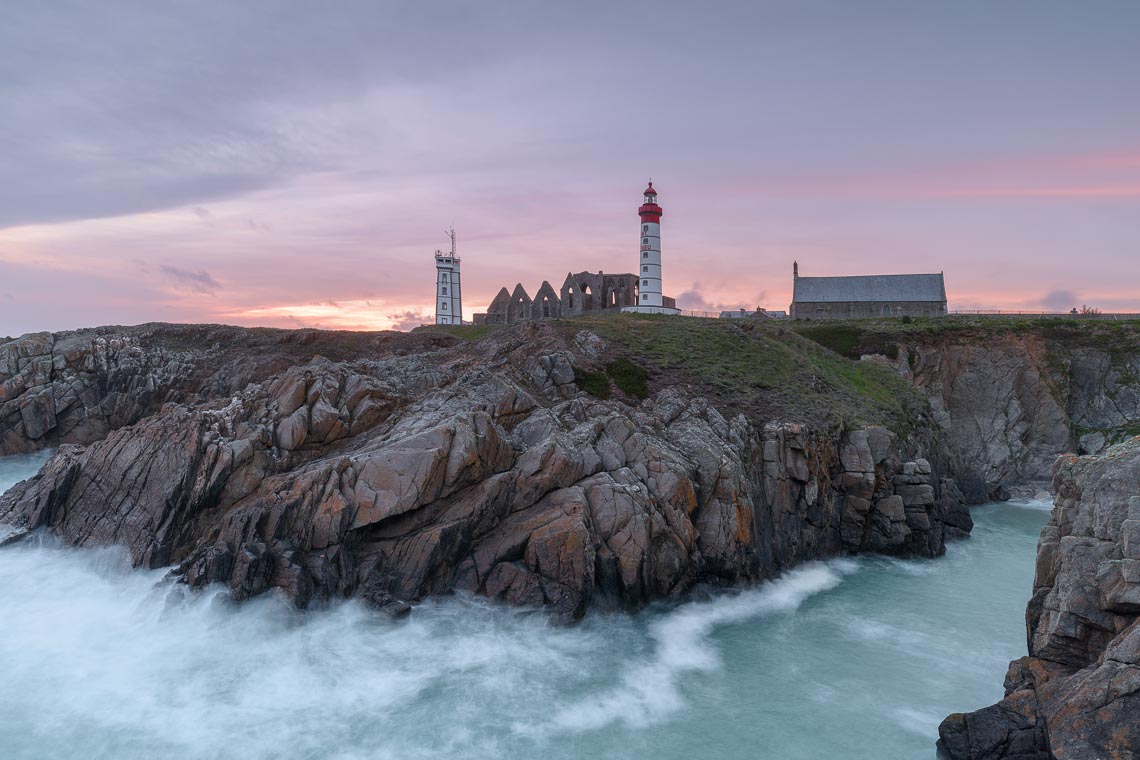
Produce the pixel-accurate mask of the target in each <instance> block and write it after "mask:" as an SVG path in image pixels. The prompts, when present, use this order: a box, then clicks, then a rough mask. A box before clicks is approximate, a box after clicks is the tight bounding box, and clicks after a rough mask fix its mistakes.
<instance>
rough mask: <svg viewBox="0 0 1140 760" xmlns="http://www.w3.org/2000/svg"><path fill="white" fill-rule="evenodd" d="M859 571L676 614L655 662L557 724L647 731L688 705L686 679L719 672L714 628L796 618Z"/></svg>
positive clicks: (812, 572)
mask: <svg viewBox="0 0 1140 760" xmlns="http://www.w3.org/2000/svg"><path fill="white" fill-rule="evenodd" d="M857 568H858V565H857V563H855V562H853V561H852V560H835V561H833V562H830V563H821V562H815V563H811V564H808V565H805V566H802V567H799V568H797V569H795V570H792V571H791V572H789V573H787V574H785V575H784V576H782V577H780V578H779V579H777V580H774V581H772V582H770V583H766V584H764V585H763V586H760V587H759V588H755V589H750V590H748V591H743V592H741V593H738V594H734V595H731V596H722V597H718V598H716V599H714V600H712V601H708V602H695V603H691V604H686V605H683V606H681V607H679V608H677V609H676V610H674V611H672V612H670V613H668V614H667V615H665V617H664V618H662V619H660V620H658V621H656V622H654V623H653V625H652V626H650V629H649V632H650V635H651V637H652V639H653V641H654V644H655V649H654V651H653V653H652V655H651V656H649V657H648V658H647V659H646V660H644V661H642V662H639V663H635V664H633V665H630V666H628V667H626V668H625V669H624V670H623V672H622V674H621V677H620V683H619V684H618V685H616V686H614V687H613V688H610V689H608V690H605V691H603V692H602V693H601V694H598V695H591V696H589V697H587V698H585V699H582V700H580V701H578V702H576V703H574V704H571V705H569V706H567V707H565V708H563V709H562V710H560V711H559V712H558V713H557V714H556V715H555V717H554V724H555V725H556V726H557V727H559V728H562V729H569V730H575V731H582V730H587V729H597V728H600V727H602V726H605V725H607V724H609V723H613V722H616V721H621V722H624V723H627V724H629V725H632V726H645V725H648V724H651V723H655V722H658V721H660V720H662V719H664V718H666V717H667V716H669V715H670V714H671V713H673V712H675V711H677V710H679V709H681V708H682V707H683V706H684V705H685V699H684V697H683V695H682V693H681V689H680V687H679V682H680V680H681V678H682V677H683V676H684V675H686V674H688V673H692V672H709V671H713V670H716V669H717V668H719V667H720V665H721V659H720V656H719V655H718V653H717V651H716V650H715V648H714V647H713V646H712V645H711V644H710V642H709V641H708V637H709V634H710V633H711V632H712V631H713V630H714V629H715V628H717V627H718V626H724V625H731V624H735V623H742V622H745V621H748V620H750V619H753V618H757V617H760V616H764V615H771V614H775V613H781V612H793V611H795V610H796V609H797V608H798V607H799V606H800V605H801V604H802V603H803V602H804V600H806V599H807V598H808V597H810V596H812V595H814V594H818V593H820V592H822V591H826V590H828V589H831V588H834V587H836V586H837V585H839V583H840V582H841V581H842V579H843V576H844V575H849V574H851V573H853V572H855V571H856V569H857ZM528 728H529V727H528Z"/></svg>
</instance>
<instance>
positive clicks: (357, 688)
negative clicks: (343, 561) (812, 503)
mask: <svg viewBox="0 0 1140 760" xmlns="http://www.w3.org/2000/svg"><path fill="white" fill-rule="evenodd" d="M43 461H44V455H42V454H41V455H37V456H31V457H8V458H5V459H0V491H3V490H4V489H5V488H7V487H9V486H10V485H11V484H12V483H14V482H16V480H18V479H19V478H21V477H27V476H28V475H30V474H32V473H34V472H35V470H36V469H37V468H38V467H39V466H40V465H41V464H42V462H43ZM1047 510H1048V507H1047V505H1045V504H1034V503H1029V504H1001V505H997V504H991V505H986V506H982V507H977V508H975V509H974V512H973V515H974V520H975V529H974V533H973V536H972V537H971V538H970V539H969V540H965V541H959V542H955V543H953V544H951V545H950V547H949V549H948V551H947V554H946V556H945V557H943V558H940V559H937V560H893V559H886V558H874V557H861V558H857V559H838V560H834V561H830V562H820V563H813V564H808V565H805V566H802V567H800V568H797V569H795V570H792V571H790V572H788V573H787V574H786V575H784V576H783V577H781V578H779V579H777V580H775V581H772V582H770V583H766V584H763V585H759V586H756V587H753V588H749V589H745V590H741V591H737V592H724V593H722V594H720V595H718V596H715V597H713V598H711V599H705V600H697V601H687V602H682V603H673V604H659V605H656V606H653V607H651V608H650V609H648V610H646V611H644V612H642V613H640V614H637V615H624V614H594V615H590V616H588V617H587V618H586V620H585V621H583V622H582V623H581V624H579V625H576V626H573V627H563V626H559V625H555V624H552V623H551V622H550V621H549V620H548V619H547V617H546V616H544V615H542V614H540V613H535V612H534V611H526V610H517V609H512V608H509V607H506V606H504V605H501V604H495V603H491V602H488V601H486V600H482V599H478V598H472V597H453V598H447V599H442V600H436V601H430V602H426V603H424V604H420V605H419V606H417V607H416V608H415V610H414V611H413V613H412V615H411V616H410V618H408V619H406V620H403V621H396V622H393V621H389V620H387V619H386V618H384V617H383V616H381V615H379V614H377V613H374V612H372V611H370V610H368V609H366V608H365V607H363V606H361V605H359V604H356V603H353V602H348V603H341V604H337V605H334V606H333V607H331V608H329V609H323V610H319V611H310V612H307V613H304V612H298V611H296V610H295V609H293V608H292V607H291V605H290V604H289V603H288V601H287V600H285V599H284V598H281V597H279V596H274V595H267V596H264V597H261V598H258V599H255V600H253V601H251V602H247V603H245V604H243V605H241V606H237V605H234V604H232V603H231V602H230V601H229V600H228V598H227V596H226V594H225V593H224V592H223V591H222V590H221V589H211V590H207V591H205V592H204V593H198V594H193V593H188V592H186V590H185V589H184V588H182V587H180V586H177V585H175V584H172V583H170V582H168V581H164V579H163V576H164V575H165V571H163V570H154V571H151V570H132V569H131V568H130V565H129V562H128V560H127V557H126V556H125V554H124V553H123V552H122V551H121V550H118V549H101V550H76V549H68V548H64V547H62V546H60V545H58V543H56V542H55V541H53V540H52V539H51V538H50V537H47V536H43V535H37V536H34V537H33V538H31V539H29V540H25V541H24V542H22V543H19V544H16V545H14V546H10V547H7V548H4V549H0V679H2V681H0V758H148V759H149V758H159V757H163V758H237V757H240V758H394V759H395V758H399V759H400V760H405V759H410V758H464V759H466V760H470V759H475V758H534V757H539V758H543V759H544V760H555V759H557V758H652V759H653V760H666V759H668V758H694V757H709V758H773V759H776V758H778V759H780V760H794V759H796V758H805V759H807V758H811V759H812V760H817V759H819V758H845V759H846V760H852V759H855V758H874V759H875V760H881V759H882V758H926V759H930V758H933V757H934V755H935V750H934V741H935V739H936V738H937V726H938V722H939V721H940V720H941V719H942V717H944V716H945V715H946V714H948V713H950V712H956V711H964V710H970V709H975V708H978V707H982V706H984V705H987V704H989V703H991V702H994V701H996V700H997V699H1000V698H1001V696H1002V687H1001V683H1002V677H1003V675H1004V673H1005V668H1006V664H1007V662H1008V660H1010V659H1012V658H1015V657H1018V656H1021V655H1023V654H1024V653H1025V627H1024V622H1023V612H1024V609H1025V603H1026V601H1027V600H1028V598H1029V594H1030V590H1031V589H1030V587H1031V583H1032V576H1033V565H1034V549H1035V544H1036V538H1037V533H1038V531H1039V529H1040V528H1041V526H1042V525H1043V524H1044V523H1045V521H1046V519H1047V517H1048V511H1047Z"/></svg>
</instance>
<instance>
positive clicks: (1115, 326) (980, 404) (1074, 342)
mask: <svg viewBox="0 0 1140 760" xmlns="http://www.w3.org/2000/svg"><path fill="white" fill-rule="evenodd" d="M796 329H797V330H799V331H800V332H802V333H803V334H804V335H806V336H808V337H811V338H813V339H816V340H818V341H819V342H821V343H822V344H823V345H827V346H828V347H830V348H833V349H834V350H836V351H838V352H840V353H842V354H844V355H847V356H849V357H852V358H856V357H859V356H863V355H867V356H870V357H875V358H877V359H878V360H879V361H882V362H883V363H885V364H887V365H889V366H891V367H892V368H893V369H894V370H895V371H896V372H897V373H898V374H899V375H900V376H901V377H904V378H906V379H907V380H908V381H910V382H912V383H913V384H914V385H915V386H916V387H917V388H919V389H920V390H921V391H922V392H923V394H924V395H925V396H926V398H927V399H928V401H929V403H930V407H931V411H932V413H933V415H934V417H935V419H936V420H937V423H938V426H939V428H940V429H941V432H942V438H943V440H944V441H945V443H946V447H947V453H948V456H949V458H950V460H949V467H950V468H951V469H952V470H953V471H954V473H955V475H956V476H957V478H958V480H959V483H960V484H961V486H962V488H963V491H964V492H965V494H966V496H967V497H968V498H969V499H970V500H971V501H975V502H977V501H984V500H986V499H987V498H989V497H992V496H993V495H994V494H996V493H998V492H1000V491H1002V490H1007V489H1009V488H1010V487H1016V486H1023V487H1024V486H1030V487H1032V490H1036V489H1038V488H1043V487H1045V486H1046V485H1047V484H1048V483H1049V480H1050V478H1051V475H1052V467H1053V462H1054V461H1056V459H1057V457H1058V456H1059V455H1061V454H1063V453H1097V452H1099V451H1101V450H1103V449H1104V448H1105V447H1106V446H1107V445H1110V444H1111V443H1113V442H1115V441H1119V440H1123V439H1124V438H1127V437H1129V436H1131V435H1136V434H1137V433H1140V323H1136V322H1120V323H1114V322H1095V321H1086V322H1081V321H1078V320H1057V319H1040V320H1026V321H1019V320H1013V319H997V318H991V319H980V318H979V319H947V320H914V321H912V322H910V323H904V322H901V321H899V320H890V321H883V322H872V321H864V322H859V323H847V324H843V323H838V324H835V323H833V324H829V325H812V324H805V323H799V324H798V325H797V327H796Z"/></svg>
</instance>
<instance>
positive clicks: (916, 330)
mask: <svg viewBox="0 0 1140 760" xmlns="http://www.w3.org/2000/svg"><path fill="white" fill-rule="evenodd" d="M423 329H425V330H441V331H444V332H447V333H449V334H451V335H455V336H458V337H460V338H463V339H465V340H466V341H468V342H469V343H470V344H472V345H478V344H479V343H480V342H481V341H483V340H495V339H496V336H508V335H509V336H516V337H522V334H521V333H522V332H524V331H527V330H531V331H535V330H538V331H541V332H543V333H545V334H548V335H549V334H550V332H551V331H552V332H553V333H554V334H555V335H556V336H558V337H559V338H560V339H561V340H562V341H564V342H567V343H572V342H573V340H574V338H575V336H577V335H578V334H579V333H581V332H582V331H588V332H590V333H594V334H596V335H598V336H599V337H601V338H602V339H604V341H605V342H606V347H605V349H604V351H603V355H602V356H600V357H599V358H598V360H597V361H596V362H592V363H590V365H589V366H583V367H580V368H578V369H579V370H581V375H580V377H581V380H582V382H580V383H579V386H580V387H583V388H585V389H587V390H589V391H590V392H591V393H595V394H596V395H608V394H609V393H610V392H611V389H613V390H615V391H617V390H624V388H623V385H624V384H627V383H629V382H631V380H630V371H631V370H630V367H631V366H632V367H635V368H637V369H638V370H643V371H644V376H643V377H642V376H641V375H638V377H636V378H635V379H634V381H633V382H634V385H633V386H631V387H636V388H639V389H643V390H640V391H637V392H626V393H625V395H626V396H627V397H630V400H631V401H635V400H636V399H637V398H639V397H642V396H643V395H644V392H649V393H652V392H654V391H657V390H660V389H661V388H664V387H669V386H678V385H679V386H684V387H685V388H686V389H687V390H688V391H690V392H692V393H695V394H699V395H703V396H707V397H709V398H710V399H712V400H713V401H714V402H715V403H716V404H717V406H718V407H719V408H721V409H722V410H724V411H729V412H736V411H740V412H744V413H745V414H747V415H749V416H750V417H752V418H753V419H757V420H763V419H777V418H778V419H785V420H794V421H802V422H806V423H811V424H815V425H831V424H835V423H837V422H839V421H844V422H847V423H877V424H886V425H888V426H890V427H892V428H893V429H896V430H906V429H908V428H910V427H911V426H912V425H913V424H915V423H916V421H917V420H918V419H920V418H921V417H922V416H923V415H924V414H925V413H926V412H927V410H928V406H927V404H926V401H925V399H924V398H923V397H922V396H921V395H920V392H919V391H918V390H917V389H915V388H914V387H913V386H912V385H911V384H910V383H908V382H907V381H905V380H903V379H902V378H900V377H899V376H898V374H897V373H896V372H895V371H894V369H893V368H892V367H891V366H889V365H888V362H886V361H883V360H875V359H870V360H860V357H862V356H866V355H880V356H885V357H887V358H888V359H895V358H897V357H898V356H899V347H900V346H901V345H908V346H915V345H926V346H938V345H947V344H959V345H961V344H970V343H977V344H980V345H984V344H988V343H992V342H993V341H995V340H999V339H1005V338H1010V337H1014V338H1016V337H1036V338H1040V339H1043V340H1045V341H1046V343H1047V344H1048V345H1049V346H1050V347H1051V350H1055V351H1057V352H1058V353H1059V354H1063V353H1066V352H1067V351H1068V350H1070V349H1079V348H1094V349H1100V350H1103V351H1104V352H1105V353H1106V354H1107V355H1108V356H1109V357H1110V359H1111V360H1112V361H1113V363H1118V362H1132V361H1135V357H1136V356H1138V355H1140V321H1124V322H1114V321H1107V320H1087V319H1045V318H1025V319H1016V318H1008V317H985V316H977V317H943V318H925V319H922V318H918V319H906V318H903V319H898V318H895V319H870V320H846V321H842V320H836V321H806V320H805V321H795V322H775V321H771V322H769V321H740V320H719V319H698V318H687V317H686V318H678V317H671V316H658V315H631V314H606V315H599V316H586V317H578V318H574V319H563V320H551V321H548V322H544V323H542V327H541V328H538V327H536V326H535V325H533V324H531V325H526V324H524V325H517V326H512V327H508V328H499V327H487V326H463V327H429V328H423ZM615 362H625V363H626V364H617V365H615V364H614V363H615ZM635 374H638V373H635ZM611 381H612V382H611Z"/></svg>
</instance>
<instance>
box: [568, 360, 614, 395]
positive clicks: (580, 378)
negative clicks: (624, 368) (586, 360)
mask: <svg viewBox="0 0 1140 760" xmlns="http://www.w3.org/2000/svg"><path fill="white" fill-rule="evenodd" d="M574 384H575V385H577V386H578V387H579V388H581V389H582V390H584V391H585V392H586V393H589V394H590V395H591V396H593V397H594V398H600V399H602V400H603V401H604V400H605V399H608V398H609V397H610V379H609V378H608V377H606V373H604V372H591V371H590V370H588V369H579V368H578V367H575V368H574Z"/></svg>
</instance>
